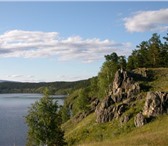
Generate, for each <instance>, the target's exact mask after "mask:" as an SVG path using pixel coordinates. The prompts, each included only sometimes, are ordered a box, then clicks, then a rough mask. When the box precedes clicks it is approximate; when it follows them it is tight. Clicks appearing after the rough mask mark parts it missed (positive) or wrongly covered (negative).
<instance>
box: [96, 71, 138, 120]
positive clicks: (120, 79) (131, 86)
mask: <svg viewBox="0 0 168 146" xmlns="http://www.w3.org/2000/svg"><path fill="white" fill-rule="evenodd" d="M139 92H140V86H139V84H138V83H136V82H134V80H133V78H132V77H131V74H130V73H128V72H126V71H123V70H118V71H117V72H116V74H115V78H114V81H113V88H112V92H111V93H110V95H109V96H107V97H106V98H105V99H104V100H103V101H102V102H100V103H99V104H98V106H97V107H96V110H95V113H96V116H97V118H96V121H97V122H98V123H104V122H108V121H111V120H112V119H114V118H115V119H118V118H119V117H120V116H121V115H122V114H123V113H124V112H125V110H126V108H127V106H128V102H124V100H125V101H126V100H128V99H129V98H130V100H132V99H133V96H134V95H136V94H138V93H139ZM122 101H123V102H122ZM116 103H117V104H116Z"/></svg>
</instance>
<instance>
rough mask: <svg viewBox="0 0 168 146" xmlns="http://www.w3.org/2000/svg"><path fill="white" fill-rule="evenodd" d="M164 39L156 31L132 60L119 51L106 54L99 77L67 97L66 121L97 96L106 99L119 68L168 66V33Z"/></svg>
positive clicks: (132, 55)
mask: <svg viewBox="0 0 168 146" xmlns="http://www.w3.org/2000/svg"><path fill="white" fill-rule="evenodd" d="M163 40H164V42H163V43H162V41H161V39H160V36H159V35H158V34H156V33H155V34H153V35H152V37H151V38H150V39H149V40H148V41H142V42H141V43H140V45H138V46H137V49H135V50H133V51H132V54H131V55H130V56H129V57H128V59H126V57H125V56H118V55H117V53H115V52H113V53H112V54H109V55H106V56H105V62H104V63H103V65H102V67H101V69H100V72H99V73H98V76H97V77H93V78H91V79H90V85H87V86H86V85H85V86H83V87H82V88H79V89H78V90H75V91H74V92H73V93H72V94H71V95H70V96H69V97H68V98H67V99H66V100H65V104H64V106H63V107H62V117H63V121H64V122H65V121H66V120H68V119H69V117H70V116H73V115H76V114H77V113H78V112H83V111H87V110H89V109H90V108H91V107H90V103H91V101H93V100H94V99H95V98H98V99H102V98H104V97H105V96H106V95H108V93H109V91H111V89H112V82H113V79H114V75H115V73H116V71H117V70H118V69H119V68H122V69H126V70H132V69H136V68H143V67H145V68H157V67H168V34H167V36H165V37H163Z"/></svg>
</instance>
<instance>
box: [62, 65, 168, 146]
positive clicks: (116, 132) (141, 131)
mask: <svg viewBox="0 0 168 146" xmlns="http://www.w3.org/2000/svg"><path fill="white" fill-rule="evenodd" d="M150 70H151V71H152V74H153V75H154V76H153V79H154V80H152V81H150V82H145V84H146V85H149V86H151V90H153V91H168V69H165V68H159V69H150ZM142 96H143V97H145V93H142ZM135 105H136V106H135V107H133V108H131V109H129V110H128V111H127V112H126V113H124V114H131V115H132V117H131V119H130V120H129V121H128V122H127V123H126V124H125V125H121V124H120V122H119V121H118V120H115V121H111V122H108V123H103V124H98V123H96V121H95V119H96V117H95V114H94V113H93V114H91V115H89V116H88V117H86V118H85V119H84V120H82V121H81V122H79V123H74V122H73V121H71V120H69V121H68V122H67V123H65V124H64V125H63V126H62V127H63V129H64V130H65V138H66V140H67V141H68V143H69V145H82V146H131V145H141V146H149V145H150V146H157V145H160V146H165V145H168V141H167V137H168V126H167V123H168V116H160V117H158V118H157V119H155V120H154V121H153V122H151V123H149V124H147V125H145V126H143V127H140V128H135V127H134V124H133V115H135V114H136V113H137V112H139V111H140V110H141V109H142V108H143V105H144V99H139V100H137V101H135ZM84 143H85V144H84Z"/></svg>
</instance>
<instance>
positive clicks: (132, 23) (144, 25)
mask: <svg viewBox="0 0 168 146" xmlns="http://www.w3.org/2000/svg"><path fill="white" fill-rule="evenodd" d="M124 21H125V24H124V25H125V28H126V29H127V30H128V31H129V32H145V31H167V30H168V9H160V10H156V11H140V12H137V13H135V14H134V15H133V16H130V17H126V18H124Z"/></svg>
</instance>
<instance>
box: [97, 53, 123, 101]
mask: <svg viewBox="0 0 168 146" xmlns="http://www.w3.org/2000/svg"><path fill="white" fill-rule="evenodd" d="M105 59H106V61H105V62H104V63H103V65H102V67H101V70H100V72H99V74H98V87H99V97H100V98H101V97H104V96H106V95H107V94H108V92H109V91H110V90H111V86H112V82H113V79H114V75H115V73H116V71H117V70H118V69H119V68H123V69H125V68H126V60H125V57H124V56H118V55H117V54H116V53H115V52H113V53H112V54H110V55H105Z"/></svg>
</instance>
